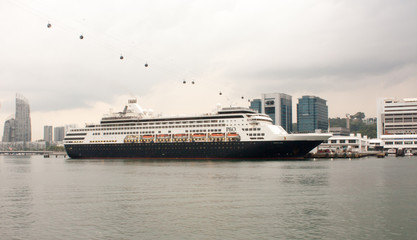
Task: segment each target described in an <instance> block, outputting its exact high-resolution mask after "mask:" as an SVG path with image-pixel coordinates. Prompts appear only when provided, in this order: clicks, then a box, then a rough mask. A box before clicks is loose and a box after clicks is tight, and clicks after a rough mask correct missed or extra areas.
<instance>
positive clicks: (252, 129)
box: [242, 128, 261, 131]
mask: <svg viewBox="0 0 417 240" xmlns="http://www.w3.org/2000/svg"><path fill="white" fill-rule="evenodd" d="M242 130H243V131H261V129H260V128H242Z"/></svg>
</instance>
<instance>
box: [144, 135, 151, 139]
mask: <svg viewBox="0 0 417 240" xmlns="http://www.w3.org/2000/svg"><path fill="white" fill-rule="evenodd" d="M142 139H144V140H147V139H153V135H143V136H142Z"/></svg>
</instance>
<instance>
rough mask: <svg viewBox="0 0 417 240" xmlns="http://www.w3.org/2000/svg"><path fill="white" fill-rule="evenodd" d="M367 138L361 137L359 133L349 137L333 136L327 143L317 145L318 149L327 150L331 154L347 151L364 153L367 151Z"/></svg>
mask: <svg viewBox="0 0 417 240" xmlns="http://www.w3.org/2000/svg"><path fill="white" fill-rule="evenodd" d="M369 140H370V139H368V136H362V135H361V134H360V133H358V134H356V135H355V134H353V133H351V134H350V135H349V136H333V137H331V138H329V139H328V140H327V143H322V144H320V145H319V147H318V148H319V149H320V150H323V149H329V150H331V151H332V152H340V151H349V152H357V153H364V152H366V151H368V145H369Z"/></svg>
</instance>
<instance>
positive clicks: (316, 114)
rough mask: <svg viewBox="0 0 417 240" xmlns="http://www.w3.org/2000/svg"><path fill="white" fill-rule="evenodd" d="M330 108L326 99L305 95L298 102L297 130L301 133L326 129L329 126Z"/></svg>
mask: <svg viewBox="0 0 417 240" xmlns="http://www.w3.org/2000/svg"><path fill="white" fill-rule="evenodd" d="M328 119H329V110H328V107H327V104H326V100H324V99H322V98H319V97H315V96H303V97H301V98H299V99H298V104H297V131H298V132H300V133H309V132H315V131H316V130H317V129H321V130H324V131H327V130H328V127H329V120H328Z"/></svg>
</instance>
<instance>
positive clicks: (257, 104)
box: [249, 99, 262, 113]
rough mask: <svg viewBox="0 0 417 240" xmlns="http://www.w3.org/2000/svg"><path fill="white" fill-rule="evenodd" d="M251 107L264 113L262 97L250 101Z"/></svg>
mask: <svg viewBox="0 0 417 240" xmlns="http://www.w3.org/2000/svg"><path fill="white" fill-rule="evenodd" d="M249 108H250V109H252V110H254V111H257V112H258V113H262V101H261V99H253V100H252V101H251V102H250V107H249Z"/></svg>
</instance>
